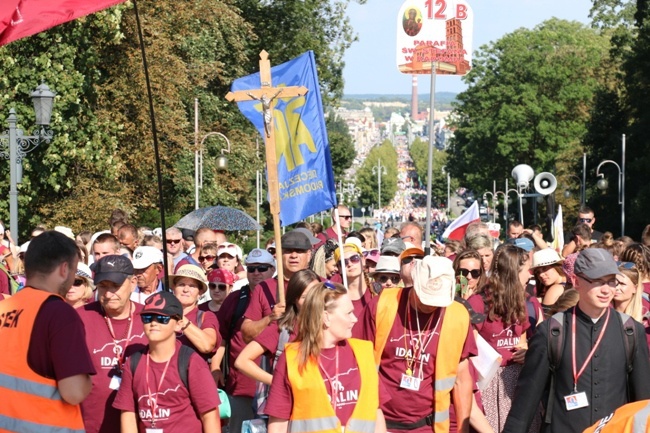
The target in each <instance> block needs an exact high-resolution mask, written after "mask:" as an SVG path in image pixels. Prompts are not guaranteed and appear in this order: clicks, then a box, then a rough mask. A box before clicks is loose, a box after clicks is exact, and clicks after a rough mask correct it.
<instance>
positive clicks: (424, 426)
mask: <svg viewBox="0 0 650 433" xmlns="http://www.w3.org/2000/svg"><path fill="white" fill-rule="evenodd" d="M516 225H517V224H516V223H515V226H516ZM516 228H517V227H515V229H516ZM581 229H582V230H583V232H584V233H586V234H583V237H588V236H589V231H588V230H587V229H585V228H584V227H583V228H581ZM56 230H59V231H60V232H62V233H64V234H66V235H67V236H70V237H72V238H74V239H75V240H76V243H77V245H78V246H79V249H80V252H81V256H82V260H80V261H79V265H78V269H77V272H76V278H75V280H74V283H73V285H72V287H71V288H70V290H69V291H68V292H67V295H66V301H67V303H69V304H70V305H71V306H73V307H74V308H75V309H76V311H77V312H78V313H79V315H80V316H81V318H82V321H83V323H84V326H85V340H86V341H85V343H86V344H87V347H88V351H89V357H90V360H91V362H92V364H93V366H94V369H95V373H96V374H95V375H93V378H92V380H93V390H92V392H91V394H90V395H89V397H88V398H87V399H86V400H85V401H84V402H83V403H82V404H81V409H82V415H83V420H84V425H85V429H86V431H88V432H116V431H119V430H120V422H121V420H124V418H123V417H121V416H122V414H123V413H124V411H131V412H133V413H135V416H136V418H137V425H138V430H140V431H157V430H153V427H154V426H156V427H159V428H161V430H160V431H162V430H164V431H165V432H166V433H167V432H170V431H179V432H185V431H187V432H190V431H201V416H200V413H201V410H202V409H201V408H205V407H206V405H207V406H208V407H209V406H210V404H212V405H213V406H214V397H213V394H212V390H214V389H216V388H219V389H221V390H222V391H225V393H221V394H219V397H220V404H221V405H224V403H227V404H228V405H229V406H230V414H229V416H228V418H222V419H221V424H222V427H221V428H222V429H227V430H228V431H230V432H231V433H240V432H241V431H242V424H244V425H245V429H247V430H249V429H251V426H254V425H255V423H250V422H248V421H247V420H253V419H258V420H262V422H267V421H265V420H268V418H269V417H270V419H271V420H272V422H271V423H269V424H268V431H269V432H270V433H279V432H287V431H289V430H292V431H309V428H313V426H307V427H306V429H305V430H301V429H300V428H293V429H292V428H291V427H290V426H288V425H287V423H288V421H289V420H291V421H292V422H294V423H296V422H297V421H299V420H301V419H302V420H303V421H304V422H308V421H310V420H313V419H314V418H323V419H328V416H330V415H332V416H334V418H332V419H334V424H333V426H334V427H336V426H338V427H340V426H346V429H348V430H350V431H359V432H368V433H373V432H375V431H386V429H387V430H388V431H397V430H415V431H417V432H418V433H420V432H422V433H424V432H425V431H431V429H432V425H433V428H434V431H442V430H436V426H438V424H437V423H438V422H439V420H437V419H434V420H432V419H431V418H430V417H431V416H432V414H431V408H432V407H433V406H435V405H434V404H433V401H434V400H435V402H436V404H437V403H438V396H437V394H436V393H437V390H434V385H433V383H432V382H433V381H434V380H437V378H438V376H437V374H438V373H437V372H436V371H435V370H436V369H438V368H442V367H440V366H439V364H438V363H439V362H444V360H442V359H441V360H440V361H439V360H438V359H437V358H444V357H445V356H446V353H447V352H445V351H440V350H439V349H437V346H438V344H443V341H442V337H441V335H442V332H441V329H440V328H439V325H440V316H439V315H437V314H439V313H435V312H434V311H435V310H440V309H439V308H436V305H443V304H436V302H438V298H436V296H439V295H432V292H431V290H428V289H427V284H430V281H433V280H435V279H436V278H442V277H445V276H448V274H450V273H452V272H453V273H452V274H451V277H452V278H453V285H452V287H453V293H452V296H453V297H454V298H455V301H456V302H454V305H455V304H458V303H460V304H462V305H463V306H464V308H466V309H467V311H468V312H469V316H470V318H471V327H470V329H471V331H469V333H468V334H467V335H466V336H463V338H464V343H463V344H461V347H460V350H461V358H460V359H461V360H462V359H470V360H471V359H472V358H473V357H475V356H476V355H477V354H478V349H477V340H479V338H480V339H482V340H483V341H485V342H487V343H488V344H489V345H490V346H492V348H493V349H494V350H495V351H496V352H497V353H498V355H499V356H500V359H501V362H500V366H499V367H498V369H497V370H496V372H495V373H494V374H493V376H492V377H491V378H489V380H488V381H487V382H484V383H481V379H482V378H481V377H480V375H479V373H478V371H477V369H476V368H475V366H474V365H473V363H472V362H469V363H468V367H467V368H468V371H469V374H470V375H471V378H472V383H471V385H470V386H471V387H472V401H471V402H470V403H469V404H470V405H471V412H470V416H469V420H470V425H471V429H472V430H473V431H478V432H497V431H501V430H502V429H503V427H504V423H505V420H506V417H507V415H508V412H509V410H510V406H511V402H512V396H513V393H514V388H515V386H516V383H517V378H518V375H519V372H520V370H521V366H522V364H523V363H524V360H525V357H526V351H527V347H528V346H527V341H529V340H530V338H531V337H532V335H533V334H534V333H535V328H536V326H537V325H538V324H539V323H541V322H542V321H543V320H544V319H545V318H548V317H550V316H551V315H553V314H554V313H556V312H559V311H564V310H566V309H568V308H570V307H572V306H574V305H576V303H577V302H578V294H577V292H576V290H574V289H572V285H573V283H574V279H575V275H574V271H573V264H574V262H575V260H576V257H577V255H578V254H579V253H580V251H581V250H582V249H584V248H591V247H599V248H604V249H607V250H609V251H610V252H611V253H612V255H613V256H614V258H615V260H618V262H617V264H618V266H619V269H620V272H621V275H619V276H618V277H617V279H618V285H617V288H616V295H615V297H614V300H613V307H614V308H615V309H616V310H618V311H621V312H625V313H627V314H629V315H630V316H632V317H633V318H634V319H635V320H638V321H640V322H643V323H644V325H646V324H647V323H645V322H644V320H645V316H644V314H645V313H647V312H648V310H649V305H650V303H648V301H647V300H646V298H645V297H644V296H645V295H644V292H646V291H649V290H644V289H645V288H650V249H649V248H648V247H647V246H646V245H644V244H642V243H636V242H633V241H632V239H629V238H624V239H619V240H617V241H613V240H612V239H611V235H609V234H605V236H604V237H603V239H601V240H600V241H599V242H598V243H591V242H590V241H586V242H577V245H576V246H575V248H574V250H573V252H571V253H570V254H567V255H566V257H562V256H561V255H560V254H558V252H557V251H556V250H554V249H552V248H550V247H548V245H547V244H546V243H545V242H544V241H543V240H542V238H541V236H539V233H536V232H535V231H534V230H523V231H522V232H521V233H517V235H516V236H517V237H513V238H510V239H508V240H507V241H506V242H504V243H502V244H500V243H499V241H498V240H496V239H494V238H492V237H491V236H490V235H489V232H488V231H487V227H486V226H485V225H484V224H481V223H474V224H472V225H470V226H469V227H468V229H467V231H466V233H465V237H464V239H463V240H462V241H449V242H448V243H447V244H446V245H438V246H437V248H433V249H432V250H431V256H434V257H433V259H430V258H429V257H428V256H427V258H425V252H424V250H423V248H422V245H421V243H420V240H421V239H422V231H423V230H422V228H421V227H420V226H419V225H418V224H417V223H413V222H409V223H405V224H404V225H403V226H402V227H400V228H390V229H388V230H386V231H385V232H381V231H377V230H375V229H374V228H370V227H365V228H363V229H362V230H361V231H359V232H356V231H354V232H349V233H342V236H341V239H342V240H343V245H339V244H338V242H339V239H337V238H330V237H328V236H326V235H324V233H323V232H322V227H314V226H312V225H310V224H305V223H303V224H299V226H298V227H297V228H296V229H294V230H291V231H289V232H287V233H286V234H284V235H283V237H282V249H283V251H282V257H276V254H275V244H274V243H273V242H272V239H271V240H269V242H268V243H267V244H266V246H265V248H255V249H252V250H251V251H242V248H241V247H240V246H239V245H236V244H234V243H230V242H228V241H227V237H226V235H225V234H224V233H220V232H215V231H213V230H210V229H208V228H202V229H199V230H197V231H195V232H189V231H186V230H179V229H177V228H170V229H168V230H167V231H166V242H167V253H168V260H167V262H168V269H169V271H168V274H169V289H170V292H171V293H172V294H173V295H174V296H175V298H176V299H177V300H178V302H179V303H180V305H181V307H182V318H180V317H174V319H175V320H177V319H178V326H177V328H176V331H177V332H176V337H177V339H178V341H179V342H180V344H183V345H186V346H189V347H191V348H192V349H193V350H194V351H196V352H197V353H198V354H199V356H200V361H201V362H198V361H197V360H196V359H195V358H192V362H190V364H189V385H188V388H191V390H190V392H189V393H186V394H183V396H184V399H185V400H188V401H191V404H188V403H187V402H186V403H183V404H181V403H179V402H178V401H176V399H178V398H179V397H178V396H174V392H171V391H172V390H173V389H172V387H171V386H169V387H168V388H169V391H170V392H169V393H168V394H167V393H166V392H159V393H158V398H157V399H156V400H157V401H156V402H155V404H154V403H152V402H151V398H144V399H142V398H138V395H137V392H135V388H137V386H136V383H135V382H136V380H135V379H134V377H133V375H134V371H131V369H130V368H129V357H130V356H131V355H132V354H134V353H136V352H138V351H140V350H142V349H143V348H144V347H146V345H147V344H148V343H149V340H150V339H148V336H146V335H145V333H144V332H143V323H142V321H144V319H143V320H142V321H141V320H138V319H137V317H138V314H141V312H142V309H143V306H144V308H145V309H146V308H147V307H146V303H147V299H148V298H149V297H151V296H154V295H155V294H156V293H159V292H160V291H165V290H166V289H164V288H163V279H164V278H163V275H164V272H163V266H164V263H165V260H163V252H162V251H163V250H164V249H163V248H162V246H163V244H162V240H161V238H162V236H161V234H160V232H156V231H151V230H149V229H147V228H140V229H137V228H135V227H133V226H132V225H130V224H126V223H125V222H123V221H119V220H118V221H113V224H112V227H111V230H107V231H105V232H99V233H95V234H91V233H88V232H83V233H80V234H78V235H76V236H74V234H73V233H72V232H71V231H70V230H69V229H66V228H65V227H57V228H56ZM576 233H578V234H580V233H582V232H580V229H577V230H576ZM38 234H39V233H38V231H35V232H34V233H32V236H37V235H38ZM7 238H8V236H5V241H4V243H3V244H2V246H1V247H0V248H3V251H0V253H3V254H4V256H5V263H4V265H5V269H3V270H4V271H5V273H7V275H10V276H11V278H10V280H9V281H8V282H4V283H5V285H6V287H3V286H2V285H0V290H2V291H3V292H5V293H4V294H3V296H4V297H9V296H10V293H12V292H13V291H15V288H12V286H13V285H16V284H17V285H18V286H19V287H20V285H21V284H23V283H24V281H23V280H22V279H21V266H22V264H21V259H22V257H23V256H24V254H25V252H26V251H28V249H29V243H26V244H23V245H21V246H20V247H15V246H13V245H12V244H11V242H7V240H6V239H7ZM579 238H580V236H579V235H577V236H576V239H579ZM112 256H120V257H122V258H124V257H127V258H128V259H129V260H130V261H131V264H132V268H133V275H132V276H127V277H126V278H125V280H124V281H123V283H122V284H119V281H117V282H116V281H111V280H110V278H109V279H108V280H106V281H97V278H95V277H94V274H95V272H96V270H97V268H98V264H99V263H100V261H102V260H104V261H106V258H109V257H112ZM341 264H344V266H343V267H341ZM111 266H112V265H111ZM125 266H126V268H125V269H130V267H129V266H130V265H128V264H127V265H125ZM278 266H282V267H283V271H284V277H285V279H286V281H285V284H284V287H285V301H284V302H283V303H282V302H278V293H277V292H278V284H277V280H276V279H274V277H275V275H276V270H277V267H278ZM99 268H100V269H101V266H99ZM124 272H125V273H128V272H127V271H124ZM423 272H424V273H426V275H425V276H424V277H423ZM102 275H103V274H102ZM107 278H108V277H107ZM107 284H108V285H107ZM343 284H345V286H344V285H343ZM111 285H112V286H111ZM345 287H347V290H346V288H345ZM394 288H403V289H402V290H403V291H404V293H407V292H409V291H410V292H413V293H415V295H414V296H413V297H411V296H407V297H404V296H402V297H400V296H398V297H397V298H396V299H397V303H399V305H395V307H394V308H397V313H396V314H397V316H398V317H401V316H402V313H404V316H403V318H402V319H401V321H402V323H400V324H397V325H393V328H390V325H389V328H388V329H386V328H385V327H383V325H381V324H380V323H379V322H380V320H379V316H378V315H379V314H380V312H379V311H378V310H381V309H382V308H384V307H382V305H381V303H380V302H379V300H378V298H379V294H380V293H381V292H382V291H384V290H388V289H394ZM410 292H409V293H410ZM427 297H431V300H432V301H431V302H427V299H429V298H427ZM414 304H416V305H420V306H424V307H423V308H420V310H417V309H415V310H413V309H412V307H413V306H414ZM427 306H429V310H427ZM386 308H388V307H386ZM161 314H162V313H161ZM411 315H413V317H411ZM163 316H164V314H163ZM143 317H145V316H143ZM147 317H149V319H148V320H149V321H151V320H157V319H155V318H154V319H152V318H151V316H150V315H149V316H147ZM134 318H135V319H134ZM396 329H397V330H398V332H395V330H396ZM442 331H444V329H443V330H442ZM382 332H383V333H384V334H386V335H383V337H382V338H384V340H385V341H383V342H382V344H385V345H386V347H392V346H394V351H393V352H392V353H391V352H389V351H388V349H385V350H384V351H383V353H382V352H381V351H380V352H379V354H377V353H376V351H377V341H378V340H379V339H380V334H381V333H382ZM649 335H650V334H649ZM438 339H440V341H437V340H438ZM363 340H369V341H370V342H371V343H367V342H365V341H363ZM285 347H286V350H285ZM438 347H439V346H438ZM391 350H393V349H391ZM373 351H374V352H375V353H374V354H373ZM429 354H435V356H429ZM77 355H78V354H71V357H72V356H77ZM450 356H451V355H450ZM294 358H295V359H294ZM147 359H148V358H147ZM314 360H317V362H315V361H314ZM294 361H295V362H294ZM458 361H459V359H452V360H451V362H452V363H454V362H456V363H457V362H458ZM143 362H144V361H143ZM143 362H141V363H140V364H142V363H143ZM434 364H435V365H434ZM377 365H379V366H380V367H379V374H378V376H377V373H376V368H377ZM147 368H148V364H147ZM165 368H166V367H165ZM172 370H174V374H173V375H171V374H170V373H168V376H169V377H168V380H176V381H179V375H178V373H176V372H175V369H173V368H170V369H169V371H170V372H171V371H172ZM195 370H196V371H197V373H196V374H193V371H195ZM199 372H200V373H199ZM207 372H209V373H207ZM319 372H320V375H319ZM373 372H375V373H373ZM348 373H349V374H348ZM164 374H165V373H164V372H163V373H162V375H163V376H164ZM373 374H374V375H375V376H374V377H375V378H377V377H378V383H377V384H376V388H375V389H372V391H370V394H374V395H369V391H367V390H365V391H364V387H367V386H368V384H367V383H366V378H372V377H373ZM114 376H118V377H119V378H120V379H121V385H120V384H119V383H117V385H116V380H115V377H114ZM210 376H211V378H210ZM154 377H156V375H154ZM147 380H148V376H147ZM300 380H304V381H306V382H309V381H310V380H312V382H313V380H316V381H317V382H318V381H320V382H322V383H323V384H324V385H325V386H324V387H322V386H321V385H318V386H317V387H316V388H313V389H311V391H309V393H308V394H307V393H305V390H304V389H303V388H301V386H302V385H300V384H297V382H300ZM368 380H369V381H370V383H373V382H372V380H370V379H368ZM375 380H376V379H375ZM141 381H142V380H141ZM127 384H128V385H127ZM161 385H162V387H166V385H163V384H162V378H161V384H159V388H158V391H160V390H161V389H162V388H161ZM303 385H304V384H303ZM147 387H149V383H148V381H147ZM127 388H129V389H127ZM321 388H322V391H326V395H320V394H319V392H320V391H321ZM201 389H211V391H210V392H209V393H208V392H203V391H201ZM314 389H315V390H316V391H314ZM413 391H416V392H413ZM148 392H149V397H151V394H150V393H151V391H150V390H149V391H148ZM145 394H146V392H145ZM226 396H227V397H226ZM206 399H207V400H206ZM305 399H306V400H307V401H308V402H307V403H305V402H304V400H305ZM224 400H227V401H224ZM321 403H322V404H321ZM448 404H449V405H450V407H449V416H448V421H447V424H441V425H443V426H444V428H446V429H449V431H456V429H457V426H456V425H455V424H456V423H455V416H454V411H455V410H458V409H456V408H455V407H454V406H455V405H458V404H459V402H458V401H457V400H455V399H454V398H452V399H451V401H449V402H448ZM323 405H324V406H327V407H328V408H329V409H326V408H325V407H324V406H323ZM361 406H363V407H361ZM166 408H167V409H169V408H171V409H169V410H165V409H166ZM332 408H333V409H332ZM374 408H376V410H375V409H374ZM463 410H465V408H463ZM467 410H469V409H467ZM314 411H315V412H314ZM364 411H365V412H364ZM368 412H371V413H368ZM197 413H198V414H197ZM316 414H317V415H319V416H318V417H317V416H316ZM156 419H157V420H158V424H157V425H156V424H155V423H154V424H150V421H152V420H153V421H154V422H155V421H156ZM192 420H194V421H192ZM364 420H365V421H368V420H372V423H371V428H370V429H368V428H367V427H365V429H364V427H360V425H363V422H362V421H364ZM421 420H425V421H424V422H420V421H421ZM196 421H198V423H197V422H196ZM245 421H246V422H245ZM353 421H356V422H357V424H354V423H353ZM541 421H542V412H541V409H540V413H539V415H538V416H536V419H535V421H534V422H533V425H532V427H531V429H530V430H529V431H539V428H540V425H541ZM296 425H298V424H296ZM321 427H322V426H321ZM321 427H319V428H316V430H327V428H325V427H323V428H321ZM438 427H439V426H438ZM464 429H465V427H463V430H464ZM459 430H460V429H459ZM122 431H125V429H124V427H122Z"/></svg>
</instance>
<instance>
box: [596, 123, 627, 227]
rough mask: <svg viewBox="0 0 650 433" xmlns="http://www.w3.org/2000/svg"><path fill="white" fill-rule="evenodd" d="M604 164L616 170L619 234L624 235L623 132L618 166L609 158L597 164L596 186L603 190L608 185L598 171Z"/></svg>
mask: <svg viewBox="0 0 650 433" xmlns="http://www.w3.org/2000/svg"><path fill="white" fill-rule="evenodd" d="M605 164H614V165H615V166H616V169H617V170H618V204H620V205H621V236H625V134H623V136H622V139H621V165H620V166H619V165H618V164H617V163H616V162H614V161H612V160H611V159H606V160H605V161H602V162H601V163H600V164H598V167H597V168H596V176H597V177H599V178H600V179H599V180H598V182H597V183H596V186H597V187H598V189H601V190H603V191H604V190H606V189H607V187H608V186H609V182H607V179H605V175H604V174H603V173H601V172H600V167H602V166H603V165H605Z"/></svg>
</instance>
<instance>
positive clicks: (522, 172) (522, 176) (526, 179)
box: [511, 164, 535, 189]
mask: <svg viewBox="0 0 650 433" xmlns="http://www.w3.org/2000/svg"><path fill="white" fill-rule="evenodd" d="M511 174H512V177H514V178H515V182H517V187H518V188H520V189H526V188H528V184H529V183H530V181H531V180H533V176H535V172H534V171H533V168H532V167H531V166H530V165H526V164H519V165H518V166H516V167H515V168H513V169H512V173H511Z"/></svg>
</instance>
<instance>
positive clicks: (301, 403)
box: [285, 338, 379, 433]
mask: <svg viewBox="0 0 650 433" xmlns="http://www.w3.org/2000/svg"><path fill="white" fill-rule="evenodd" d="M347 341H348V343H349V344H350V347H352V351H353V352H354V357H355V358H356V360H357V364H358V365H359V374H360V375H361V386H360V389H359V399H358V400H357V404H356V406H355V407H354V410H353V411H352V416H351V417H350V420H349V421H348V423H347V425H346V426H345V432H346V433H374V432H375V421H376V419H377V410H378V409H379V376H378V375H377V370H376V368H375V364H374V362H373V359H372V343H370V342H369V341H364V340H357V339H354V338H351V339H349V340H347ZM299 344H300V343H298V342H295V343H289V344H287V345H286V347H285V353H286V356H287V376H288V378H289V383H290V384H291V393H292V395H293V408H292V410H291V419H290V421H289V432H290V433H305V432H309V433H341V431H342V428H341V422H340V421H339V419H338V417H337V416H336V413H335V412H334V408H333V407H332V404H331V403H330V400H329V398H328V394H327V389H326V388H325V384H324V383H323V376H322V375H321V373H320V370H319V368H318V362H317V361H316V359H314V357H310V359H309V361H307V365H306V366H305V369H304V370H303V371H302V373H300V372H299V371H298V355H299V351H298V348H299Z"/></svg>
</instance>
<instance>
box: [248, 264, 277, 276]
mask: <svg viewBox="0 0 650 433" xmlns="http://www.w3.org/2000/svg"><path fill="white" fill-rule="evenodd" d="M270 268H271V266H269V265H258V266H246V272H250V273H251V274H254V273H255V271H257V272H260V273H262V272H266V271H268V270H269V269H270Z"/></svg>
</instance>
